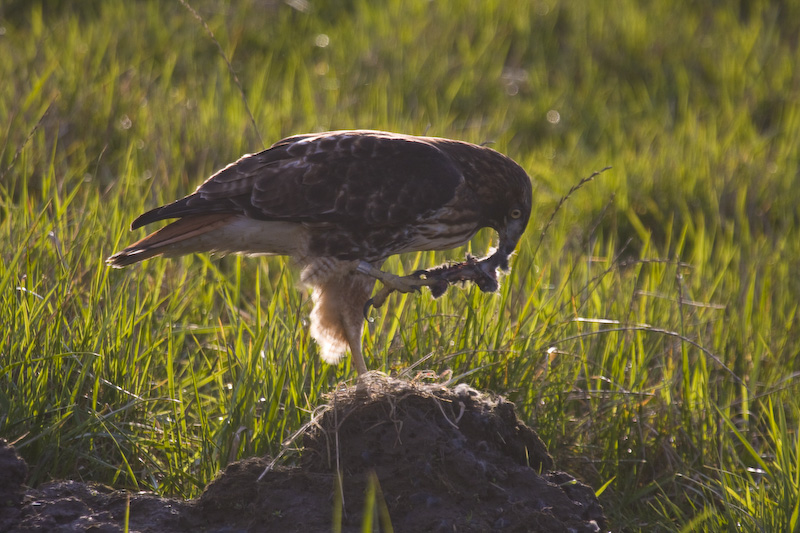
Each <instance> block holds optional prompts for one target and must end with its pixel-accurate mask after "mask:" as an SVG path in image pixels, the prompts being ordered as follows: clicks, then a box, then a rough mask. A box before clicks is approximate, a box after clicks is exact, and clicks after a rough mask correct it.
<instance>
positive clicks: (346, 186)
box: [108, 131, 531, 374]
mask: <svg viewBox="0 0 800 533" xmlns="http://www.w3.org/2000/svg"><path fill="white" fill-rule="evenodd" d="M530 211H531V182H530V179H529V178H528V175H527V174H526V173H525V171H524V170H522V168H520V167H519V165H517V164H516V163H515V162H514V161H512V160H511V159H509V158H508V157H506V156H504V155H502V154H500V153H498V152H496V151H494V150H492V149H490V148H486V147H483V146H477V145H474V144H469V143H466V142H461V141H454V140H450V139H442V138H435V137H415V136H411V135H400V134H395V133H386V132H380V131H333V132H327V133H318V134H307V135H296V136H294V137H288V138H286V139H283V140H282V141H279V142H277V143H276V144H274V145H273V146H272V147H270V148H269V149H267V150H264V151H263V152H260V153H257V154H250V155H245V156H243V157H242V158H241V159H239V160H238V161H236V162H235V163H232V164H230V165H228V166H227V167H225V168H223V169H222V170H220V171H219V172H217V173H216V174H214V175H213V176H211V177H210V178H209V179H208V180H206V181H205V182H204V183H203V184H202V185H200V187H198V188H197V190H196V191H195V192H194V193H192V194H190V195H189V196H187V197H185V198H183V199H181V200H178V201H176V202H173V203H171V204H168V205H165V206H162V207H158V208H156V209H153V210H152V211H148V212H147V213H144V214H143V215H141V216H140V217H138V218H137V219H136V220H134V221H133V223H132V224H131V229H136V228H139V227H141V226H144V225H145V224H149V223H151V222H156V221H159V220H165V219H177V220H175V221H174V222H172V223H171V224H169V225H167V226H166V227H164V228H161V229H160V230H158V231H156V232H154V233H151V234H150V235H148V236H147V237H145V238H143V239H142V240H140V241H138V242H136V243H134V244H132V245H130V246H128V247H127V248H125V249H124V250H122V251H120V252H117V253H116V254H114V255H112V256H111V257H109V258H108V263H109V264H110V265H112V266H114V267H124V266H126V265H130V264H132V263H136V262H138V261H143V260H145V259H148V258H150V257H153V256H156V255H165V256H177V255H183V254H189V253H194V252H217V253H245V254H253V255H259V254H267V255H288V256H291V257H292V258H293V259H294V261H295V262H296V264H297V265H298V266H299V267H300V268H301V269H302V271H301V279H302V281H303V282H304V283H305V284H306V285H308V286H310V287H311V288H312V290H313V300H314V309H313V311H312V312H311V335H312V336H313V337H314V339H315V340H316V341H317V343H319V346H320V350H321V355H322V358H323V359H324V360H325V361H326V362H328V363H330V364H335V363H336V362H338V361H339V359H340V358H341V357H342V355H343V354H344V352H345V350H346V349H347V348H348V347H349V348H350V352H351V354H352V358H353V364H354V366H355V367H356V370H357V371H358V373H359V374H362V373H364V372H366V371H367V367H366V365H365V363H364V358H363V356H362V353H361V336H362V328H363V323H364V317H363V312H364V309H365V306H367V305H369V303H373V300H372V299H370V295H371V293H372V290H373V287H374V285H375V280H376V278H378V279H380V280H381V281H382V282H383V284H384V285H385V287H384V289H383V290H382V291H381V292H379V293H378V295H377V296H376V299H375V301H374V303H375V305H376V306H379V305H380V304H381V303H382V302H383V300H384V299H385V297H386V295H387V294H388V293H389V292H391V291H394V290H399V291H403V292H409V291H412V290H418V289H419V288H420V287H421V286H423V285H428V286H432V287H431V288H432V290H433V292H434V295H436V296H438V295H439V294H441V293H442V292H444V290H445V289H446V288H447V284H448V283H449V282H452V281H456V280H472V281H475V282H477V283H478V285H479V286H480V287H481V289H483V290H490V291H491V290H496V289H497V281H496V273H495V271H496V269H497V268H498V267H499V268H501V269H503V270H507V269H508V257H509V256H510V255H511V254H512V253H513V251H514V248H515V247H516V245H517V242H518V241H519V239H520V237H521V236H522V233H523V232H524V231H525V226H526V225H527V223H528V218H529V216H530ZM485 227H489V228H493V229H494V230H496V231H497V232H498V234H499V236H500V242H499V243H498V246H497V250H496V251H495V253H494V254H493V255H491V256H490V257H487V258H485V259H482V260H480V261H476V260H474V259H472V258H470V259H469V260H468V261H467V262H465V263H462V264H460V265H455V266H451V267H444V268H440V269H438V270H434V271H429V272H427V273H422V274H419V273H418V274H416V275H412V276H405V277H402V278H401V277H399V276H395V275H392V274H389V273H386V272H382V271H381V270H380V266H381V265H382V263H383V261H384V260H385V259H386V258H387V257H389V256H391V255H394V254H400V253H404V252H415V251H422V250H443V249H448V248H454V247H457V246H461V245H463V244H465V243H466V242H467V241H469V240H470V239H471V238H472V237H473V236H474V235H475V233H476V232H477V231H478V230H479V229H481V228H485Z"/></svg>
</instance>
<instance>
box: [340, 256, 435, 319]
mask: <svg viewBox="0 0 800 533" xmlns="http://www.w3.org/2000/svg"><path fill="white" fill-rule="evenodd" d="M356 270H358V271H359V272H361V273H362V274H367V275H368V276H372V277H374V278H376V279H378V280H379V281H380V282H381V283H382V284H383V287H381V289H380V290H379V291H378V292H377V293H375V296H373V297H372V298H370V299H369V300H368V301H367V303H366V304H365V305H364V316H365V317H366V316H367V313H368V312H369V308H370V307H374V308H375V309H378V308H379V307H381V306H382V305H383V304H384V303H385V302H386V299H387V298H388V297H389V295H390V294H392V293H393V292H400V293H410V292H419V290H420V289H421V288H422V287H430V288H431V291H432V292H434V293H436V294H437V295H440V294H442V293H444V291H445V290H447V285H448V282H447V281H445V280H443V279H437V278H432V277H428V276H427V271H425V270H417V271H416V272H414V273H413V274H409V275H407V276H398V275H397V274H391V273H389V272H384V271H383V270H381V269H379V268H375V267H374V266H372V265H370V264H369V263H367V262H366V261H361V262H360V263H359V264H358V267H357V268H356Z"/></svg>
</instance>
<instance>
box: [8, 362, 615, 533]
mask: <svg viewBox="0 0 800 533" xmlns="http://www.w3.org/2000/svg"><path fill="white" fill-rule="evenodd" d="M300 439H301V440H302V446H303V451H302V454H301V456H300V459H299V461H298V464H297V465H296V466H276V467H274V468H271V469H269V471H268V472H266V473H265V474H264V476H263V477H262V478H261V480H259V476H261V474H262V473H264V471H265V469H267V467H268V465H270V464H271V461H270V460H269V459H268V458H250V459H245V460H243V461H239V462H236V463H232V464H230V465H228V467H227V468H225V470H224V471H223V472H221V473H220V474H219V475H218V476H217V478H216V479H215V480H214V481H212V482H211V483H210V484H209V485H208V486H207V487H206V489H205V491H204V493H203V494H202V495H201V496H200V497H199V498H197V499H195V500H188V501H186V500H177V499H170V498H161V497H158V496H156V495H154V494H150V493H132V492H127V491H123V490H115V489H112V488H109V487H106V486H104V485H99V484H93V483H80V482H75V481H54V482H50V483H45V484H43V485H41V486H39V487H36V488H29V487H26V486H25V485H24V482H25V479H26V476H27V465H26V464H25V462H24V461H23V460H22V459H21V458H20V457H19V456H18V455H17V454H16V452H15V450H14V448H13V447H11V446H9V445H8V444H7V443H6V442H5V441H0V531H14V532H17V531H19V532H22V531H37V532H38V531H54V532H72V531H93V532H98V533H102V532H117V531H123V525H124V517H125V510H126V507H127V506H128V505H130V522H129V525H130V531H140V532H165V533H170V532H187V531H200V532H202V531H205V532H218V533H227V532H231V533H232V532H240V531H241V532H245V531H276V532H292V531H302V532H305V533H311V532H317V531H320V532H321V531H331V530H332V525H333V522H334V520H335V519H336V520H338V518H335V517H337V516H341V530H342V531H345V532H349V531H361V527H362V522H363V519H364V509H365V501H367V498H368V497H369V494H370V493H372V494H373V495H374V501H375V505H374V506H373V507H372V509H374V512H373V513H372V515H373V524H374V526H373V527H374V529H373V530H374V531H378V530H382V531H386V530H388V529H387V528H386V527H385V526H386V524H388V523H389V522H391V527H392V528H393V530H394V531H397V532H423V531H431V532H484V531H502V532H518V531H519V532H522V531H531V532H533V531H536V532H538V531H541V532H562V531H563V532H576V533H578V532H595V531H600V530H601V529H603V528H604V527H605V517H604V515H603V510H602V508H601V506H600V504H599V503H598V501H597V498H596V497H595V495H594V492H593V491H592V490H591V488H589V487H587V486H585V485H583V484H581V483H579V482H577V481H576V480H575V479H574V478H573V477H572V476H570V475H569V474H566V473H564V472H558V471H554V470H553V460H552V458H551V457H550V455H549V454H548V452H547V450H546V448H545V446H544V444H543V442H542V441H541V439H539V437H538V435H536V433H535V432H534V431H533V430H532V429H531V428H529V427H528V426H526V425H525V424H523V423H522V422H520V421H519V420H518V419H517V417H516V414H515V412H514V405H513V404H511V403H509V402H507V401H505V400H503V398H501V397H496V396H492V395H487V394H481V393H479V392H477V391H475V390H474V389H471V388H469V387H466V386H463V385H459V386H457V387H455V388H454V389H449V388H445V387H442V386H439V385H430V384H419V383H410V382H407V381H400V380H396V379H392V378H387V377H385V376H381V375H372V374H368V377H367V379H362V381H361V382H359V384H358V386H356V387H350V388H342V389H340V390H339V391H337V392H335V393H333V394H332V395H331V397H330V398H329V403H328V404H326V405H325V406H323V407H321V408H320V409H319V410H318V411H317V412H316V413H315V415H314V418H313V420H312V422H311V423H309V425H308V426H307V428H306V431H305V432H304V433H303V435H302V436H301V437H300ZM337 471H339V472H341V476H337V475H336V472H337ZM381 525H383V526H384V527H382V528H381V527H380V526H381Z"/></svg>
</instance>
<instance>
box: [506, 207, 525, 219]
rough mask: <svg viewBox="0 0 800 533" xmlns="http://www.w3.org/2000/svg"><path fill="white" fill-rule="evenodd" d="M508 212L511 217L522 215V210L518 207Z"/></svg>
mask: <svg viewBox="0 0 800 533" xmlns="http://www.w3.org/2000/svg"><path fill="white" fill-rule="evenodd" d="M509 214H510V215H511V218H519V217H521V216H522V211H520V210H519V209H512V210H511V213H509Z"/></svg>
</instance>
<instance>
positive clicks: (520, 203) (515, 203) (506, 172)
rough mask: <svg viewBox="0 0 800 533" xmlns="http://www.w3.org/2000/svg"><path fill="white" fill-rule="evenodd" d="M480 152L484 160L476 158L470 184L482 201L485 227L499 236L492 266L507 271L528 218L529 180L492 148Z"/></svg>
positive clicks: (521, 170) (509, 160)
mask: <svg viewBox="0 0 800 533" xmlns="http://www.w3.org/2000/svg"><path fill="white" fill-rule="evenodd" d="M482 150H483V151H484V155H483V157H481V158H476V159H475V160H474V161H475V163H473V165H472V171H473V172H472V176H471V178H472V179H471V180H470V181H472V187H473V188H474V190H475V192H476V195H477V197H478V199H479V201H480V202H481V207H482V211H483V215H484V217H485V220H486V225H488V226H489V227H491V228H492V229H494V230H495V231H497V233H498V234H499V236H500V242H499V244H498V246H497V252H496V253H495V254H494V262H495V266H497V267H500V268H501V269H503V270H508V258H509V256H510V255H511V254H512V253H514V249H515V248H516V247H517V244H518V243H519V240H520V239H521V238H522V234H523V233H524V232H525V228H526V227H527V225H528V219H530V216H531V202H532V190H531V180H530V178H529V177H528V174H527V173H526V172H525V171H524V170H523V169H522V167H520V166H519V165H518V164H516V163H515V162H514V161H513V160H512V159H511V158H509V157H506V156H505V155H503V154H501V153H499V152H496V151H494V150H492V149H491V148H486V147H482ZM468 179H469V178H468Z"/></svg>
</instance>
